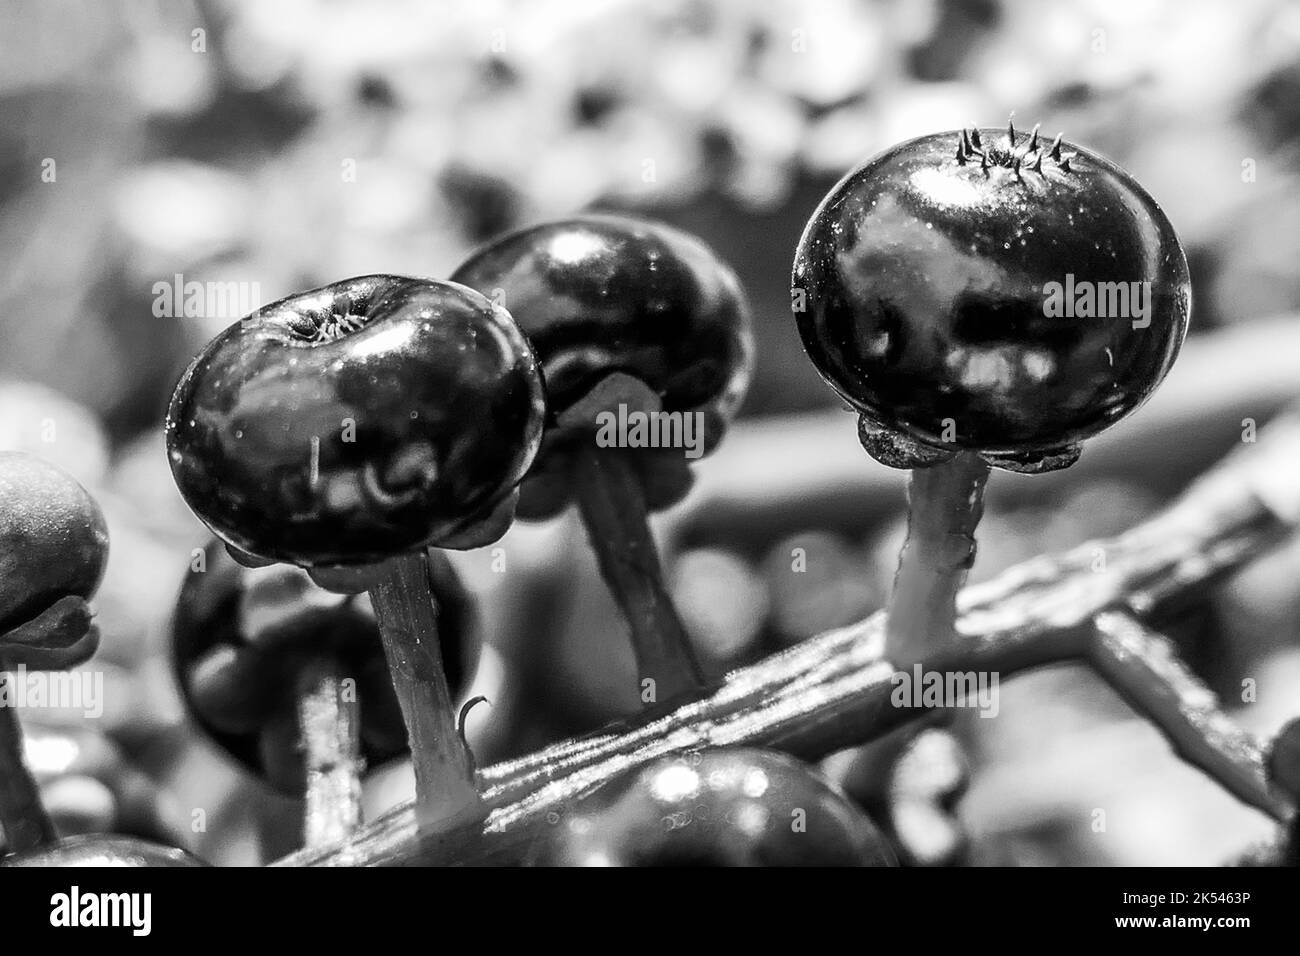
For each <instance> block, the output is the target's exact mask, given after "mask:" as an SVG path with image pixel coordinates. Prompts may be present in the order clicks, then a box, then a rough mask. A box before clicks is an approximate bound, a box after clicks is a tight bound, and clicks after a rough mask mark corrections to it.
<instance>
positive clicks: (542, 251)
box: [452, 215, 753, 517]
mask: <svg viewBox="0 0 1300 956" xmlns="http://www.w3.org/2000/svg"><path fill="white" fill-rule="evenodd" d="M452 279H453V280H454V281H456V282H460V283H463V284H464V285H467V286H470V287H471V288H474V289H478V290H479V291H480V292H482V293H483V294H484V295H487V296H489V297H491V298H493V300H494V301H498V302H500V303H501V304H502V305H504V306H505V307H506V308H507V309H509V310H510V314H511V315H512V316H514V318H515V321H516V322H518V323H519V327H520V329H522V330H523V332H524V334H525V335H526V336H527V337H528V339H529V341H530V342H531V343H532V346H533V349H534V351H535V352H536V353H537V360H538V362H539V363H540V365H541V367H542V373H543V377H544V379H545V383H546V395H547V405H548V412H549V414H548V419H547V436H546V443H545V445H544V446H543V452H542V454H541V455H540V456H539V458H538V461H537V464H536V466H535V467H534V469H533V472H532V474H531V475H530V477H529V482H528V483H526V484H525V487H524V489H523V495H524V501H522V502H521V514H522V515H524V516H528V517H540V516H544V515H545V514H548V513H553V512H555V511H557V510H559V508H561V507H563V504H564V502H565V501H566V500H567V497H568V482H567V466H566V465H565V463H564V461H563V460H562V459H563V458H564V457H565V448H566V444H567V443H568V442H569V441H571V440H575V439H577V440H580V439H581V437H582V435H583V434H586V433H587V431H588V430H589V429H590V428H591V425H592V423H591V421H590V415H587V414H581V413H579V414H576V415H575V414H574V410H575V408H579V407H580V406H581V405H582V403H583V402H584V399H587V398H588V397H589V396H590V394H591V392H592V390H593V389H595V388H597V386H600V385H601V384H602V382H606V381H607V380H608V379H609V378H610V376H611V375H615V374H616V373H618V374H619V375H620V379H619V380H620V381H622V382H624V383H627V382H628V381H629V380H630V381H631V383H632V385H633V389H634V390H636V389H639V390H641V391H644V393H645V394H646V396H647V397H648V398H649V400H650V401H652V402H653V403H654V405H655V406H656V410H663V411H666V412H700V413H701V414H702V416H703V418H702V421H703V424H704V435H703V442H702V447H703V449H704V450H706V451H707V450H708V449H711V448H712V447H713V446H715V445H716V444H717V443H718V442H719V441H720V440H721V438H722V434H723V432H724V430H725V427H726V423H727V421H728V420H729V419H730V418H731V417H732V416H733V415H734V414H735V412H736V409H737V407H738V406H739V404H740V401H741V399H742V398H743V397H744V394H745V389H746V388H747V386H748V383H749V377H750V374H751V373H752V370H753V343H752V339H751V333H750V317H749V307H748V304H747V302H746V301H745V297H744V293H743V292H742V291H741V288H740V285H739V283H738V281H737V280H736V276H735V274H734V273H733V272H732V271H731V269H730V268H729V267H727V266H726V265H725V264H724V263H722V262H721V261H720V260H719V259H718V258H717V257H716V256H715V255H714V254H713V252H712V251H711V250H710V249H709V248H708V247H707V246H705V245H704V244H703V243H701V242H700V241H699V240H697V239H695V238H693V237H691V236H688V235H687V234H685V233H683V232H680V231H678V230H676V229H673V228H670V227H668V226H665V225H661V224H658V223H651V222H644V221H640V220H636V219H630V218H626V217H616V216H596V215H588V216H581V217H576V218H573V219H565V220H559V221H555V222H548V223H544V224H542V225H538V226H533V227H531V228H527V229H523V230H520V231H518V232H514V233H511V234H509V235H506V236H504V237H502V238H500V239H498V240H496V241H494V242H492V243H490V244H488V245H487V246H485V247H483V248H482V249H480V250H478V251H477V252H476V253H474V255H472V256H471V257H470V258H469V260H468V261H466V262H465V263H464V264H463V265H461V266H460V268H459V269H457V270H456V272H455V273H454V274H453V275H452ZM615 391H617V390H616V389H615V390H611V393H612V392H615ZM624 398H627V396H624ZM613 400H614V404H615V405H617V402H618V400H619V399H618V397H617V396H614V397H613ZM635 401H636V399H635V398H632V399H630V400H629V401H627V402H626V403H627V404H629V405H631V403H632V402H635ZM632 410H635V407H633V409H632ZM586 438H587V440H590V435H589V434H586ZM640 457H641V462H640V464H641V465H642V466H643V471H645V472H646V473H647V477H648V478H649V479H650V480H649V481H648V482H647V484H648V487H647V494H648V496H649V497H650V498H651V499H652V506H660V507H662V506H666V505H667V504H670V503H672V501H675V500H677V499H678V498H680V497H681V495H682V494H684V493H685V491H686V490H687V487H688V486H689V477H685V478H683V476H682V475H681V474H678V472H681V471H682V470H683V464H682V461H681V459H682V452H681V449H672V450H669V451H667V452H665V453H662V454H657V455H656V454H654V453H650V454H646V455H642V456H640ZM660 472H664V474H659V473H660ZM530 495H533V496H534V497H535V498H536V500H535V501H533V502H529V501H528V498H529V497H530Z"/></svg>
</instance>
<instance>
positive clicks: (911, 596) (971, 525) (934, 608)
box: [885, 452, 989, 663]
mask: <svg viewBox="0 0 1300 956" xmlns="http://www.w3.org/2000/svg"><path fill="white" fill-rule="evenodd" d="M988 476H989V466H988V465H986V464H985V463H984V462H983V461H981V460H980V459H979V458H978V457H977V456H976V455H974V454H972V453H970V452H959V453H958V454H957V455H955V456H954V457H952V458H951V459H949V460H948V461H946V462H943V463H942V464H938V465H932V466H930V467H928V468H917V469H914V470H913V471H912V479H911V483H910V484H909V486H908V516H907V540H906V541H905V542H904V543H903V550H902V552H901V553H900V554H899V558H898V573H897V574H896V575H895V577H894V590H893V593H891V594H890V597H889V625H888V628H887V636H886V639H885V648H886V653H887V654H888V655H889V656H890V657H891V659H893V660H896V661H898V662H899V663H907V662H909V661H914V660H917V659H919V658H920V657H922V656H924V655H926V654H929V653H932V652H934V651H936V650H938V649H940V648H943V647H945V646H947V645H948V644H950V643H951V642H952V640H953V638H954V637H955V635H956V631H955V624H956V619H957V604H956V602H957V592H959V591H960V590H961V587H962V585H963V584H964V583H965V581H966V572H967V571H969V570H970V566H971V564H973V563H974V561H975V527H976V526H977V525H978V524H979V521H980V517H981V516H982V515H983V514H984V484H985V482H986V481H988Z"/></svg>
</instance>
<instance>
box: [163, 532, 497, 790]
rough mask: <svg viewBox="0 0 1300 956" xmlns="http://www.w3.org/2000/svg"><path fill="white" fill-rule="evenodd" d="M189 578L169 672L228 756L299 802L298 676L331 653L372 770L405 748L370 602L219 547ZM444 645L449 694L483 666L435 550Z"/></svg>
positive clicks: (468, 617) (435, 590) (464, 609)
mask: <svg viewBox="0 0 1300 956" xmlns="http://www.w3.org/2000/svg"><path fill="white" fill-rule="evenodd" d="M204 558H205V565H204V566H205V570H203V571H197V570H193V569H192V570H191V571H190V573H189V574H188V575H187V576H186V578H185V582H184V584H183V585H182V587H181V593H180V596H179V598H178V599H177V603H176V612H175V615H174V618H173V621H172V645H171V646H172V664H173V670H174V673H175V675H176V679H177V683H178V685H179V687H180V690H181V695H182V697H183V698H184V700H185V703H186V705H187V709H188V710H189V712H190V713H191V714H192V715H193V716H194V719H195V721H196V722H197V723H198V724H199V726H200V727H202V728H203V730H204V731H206V732H207V734H208V735H209V736H210V737H211V738H212V739H213V740H214V741H215V742H216V743H217V744H219V745H220V746H221V747H222V748H223V749H224V750H225V751H226V752H227V753H229V754H230V755H231V756H232V757H234V758H235V759H236V760H237V761H239V762H240V763H241V764H243V765H244V766H245V767H247V768H248V769H249V770H251V771H253V772H254V773H257V774H259V775H260V776H262V777H263V778H264V779H266V780H267V782H269V783H270V784H271V785H272V786H273V787H275V788H276V789H277V790H280V791H282V792H284V793H287V794H291V795H300V794H301V793H302V792H303V790H304V782H305V779H306V778H305V770H304V766H303V755H302V752H301V750H300V747H299V734H298V726H297V712H296V709H295V708H296V703H297V700H296V687H297V682H296V677H297V674H298V672H299V669H300V668H301V667H302V665H303V664H304V663H305V662H306V661H308V660H309V659H311V658H312V657H313V656H319V655H328V656H329V658H330V659H331V660H333V661H335V662H337V664H338V668H339V673H340V675H341V676H344V677H351V678H353V679H354V680H355V681H356V688H357V694H356V699H357V703H358V705H359V708H360V717H361V728H360V729H361V756H362V757H363V758H364V760H365V763H366V766H368V767H375V766H378V765H380V764H382V763H385V762H387V761H389V760H392V759H395V758H397V757H400V756H402V755H403V754H405V753H406V752H407V735H406V725H405V724H404V723H403V721H402V713H401V709H400V708H399V706H398V702H397V696H396V694H395V693H394V692H393V685H392V681H391V679H390V677H389V674H388V667H387V662H386V659H385V657H384V648H383V644H382V642H381V640H380V636H379V629H378V625H377V624H376V622H375V617H374V612H373V611H372V610H371V609H370V605H369V599H368V598H367V597H366V596H365V595H352V594H347V595H345V594H336V593H334V592H331V591H326V590H324V589H323V588H320V587H318V586H317V585H315V584H314V583H312V581H311V580H310V578H308V577H307V575H306V574H305V573H304V572H303V571H301V570H299V569H297V568H293V567H289V566H286V565H273V566H271V567H268V568H259V569H250V568H246V567H244V566H242V565H240V564H238V563H236V562H235V560H234V559H233V558H231V557H230V555H229V554H227V553H226V549H225V548H223V547H221V545H220V543H219V542H216V541H214V542H212V543H211V544H209V546H208V547H207V549H206V551H205V554H204ZM429 568H430V578H431V590H432V594H433V598H434V602H435V604H436V606H437V608H438V624H439V628H438V640H439V646H440V651H441V655H442V661H443V665H444V667H445V668H446V676H447V683H448V686H449V687H450V689H451V692H452V695H453V696H456V695H458V694H459V693H460V691H461V690H463V689H464V687H465V685H466V683H467V682H468V680H469V678H470V676H471V675H472V674H473V672H474V668H475V666H476V664H477V660H478V651H479V638H478V628H477V622H476V615H475V611H474V606H473V603H472V601H471V599H470V596H469V594H468V592H467V591H466V590H465V588H464V586H463V585H462V584H461V582H460V579H459V577H458V576H457V574H456V571H455V569H454V568H452V566H451V564H450V563H449V562H448V560H447V558H446V557H445V556H444V555H442V554H440V553H438V552H436V551H434V552H430V554H429Z"/></svg>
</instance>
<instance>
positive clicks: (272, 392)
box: [167, 276, 543, 566]
mask: <svg viewBox="0 0 1300 956" xmlns="http://www.w3.org/2000/svg"><path fill="white" fill-rule="evenodd" d="M542 416H543V402H542V392H541V382H540V379H539V378H538V375H537V370H536V365H535V362H534V359H533V356H532V353H531V351H530V350H529V348H528V344H527V342H526V341H525V340H524V338H523V336H522V335H520V333H519V330H518V329H517V328H516V327H515V324H514V322H512V321H511V319H510V316H509V315H508V314H507V313H506V312H505V310H503V309H501V308H498V307H496V306H494V305H493V304H492V303H491V302H489V301H488V300H487V299H485V298H484V297H483V296H481V295H479V294H478V293H476V292H474V291H473V290H471V289H467V288H464V287H462V286H458V285H454V284H451V283H445V282H434V281H431V280H423V279H409V278H403V277H400V276H365V277H362V278H357V279H349V280H347V281H344V282H339V283H336V284H334V285H331V286H326V287H325V288H322V289H317V290H315V291H312V292H306V293H303V294H301V295H296V296H291V297H290V298H287V299H283V300H281V301H279V302H276V303H274V304H272V305H269V306H266V307H265V308H263V309H260V310H259V311H257V312H255V313H253V314H252V315H250V316H248V317H247V318H245V319H243V320H242V321H240V322H238V323H236V324H235V325H232V326H230V327H229V328H228V329H226V330H225V331H224V332H222V333H221V334H220V335H218V336H217V337H216V338H214V339H213V340H212V341H211V342H209V343H208V345H207V346H206V347H204V349H203V350H202V351H201V352H200V353H199V355H198V357H197V358H196V359H195V360H194V362H193V363H192V364H191V365H190V367H189V369H188V370H187V371H186V372H185V374H184V376H183V377H182V378H181V380H180V383H179V384H178V385H177V387H176V392H175V394H174V395H173V397H172V402H171V407H170V409H169V411H168V415H167V446H168V451H169V454H170V459H171V466H172V474H173V476H174V478H175V480H176V485H177V487H178V488H179V489H180V491H181V494H182V495H183V496H184V498H185V500H186V502H187V503H188V504H189V505H190V507H191V508H192V509H193V510H194V511H195V513H197V514H198V515H199V516H200V517H201V518H202V519H203V521H204V523H206V524H207V525H208V527H210V528H211V529H212V530H213V532H215V533H216V534H217V535H218V537H220V538H222V539H223V540H224V541H226V542H227V543H228V544H231V545H233V546H235V547H236V548H238V549H240V550H242V551H245V552H248V553H250V554H253V555H256V556H258V557H260V558H263V559H268V560H274V561H284V562H288V563H293V564H298V565H303V566H313V565H352V564H373V563H378V562H379V561H382V560H384V559H386V558H389V557H392V556H394V555H397V554H402V553H407V552H410V551H416V550H419V549H420V548H422V547H425V546H430V545H441V546H446V545H450V544H453V543H454V544H455V546H458V547H460V546H472V545H474V544H481V543H485V541H484V540H483V539H484V537H485V536H486V538H487V540H494V539H495V538H494V537H493V536H496V537H499V536H500V534H501V533H502V532H503V531H504V527H503V526H502V525H501V523H500V522H499V521H498V520H497V519H498V517H499V516H500V514H501V513H502V512H503V510H504V511H506V512H507V515H506V517H507V519H508V517H509V515H508V511H509V509H510V508H511V506H512V502H513V494H514V489H515V486H516V485H517V483H518V482H519V480H520V478H522V477H523V475H524V473H525V472H526V471H527V469H528V466H529V464H530V463H531V461H532V459H533V456H534V454H535V453H536V450H537V446H538V442H539V441H540V438H541V427H542Z"/></svg>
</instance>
